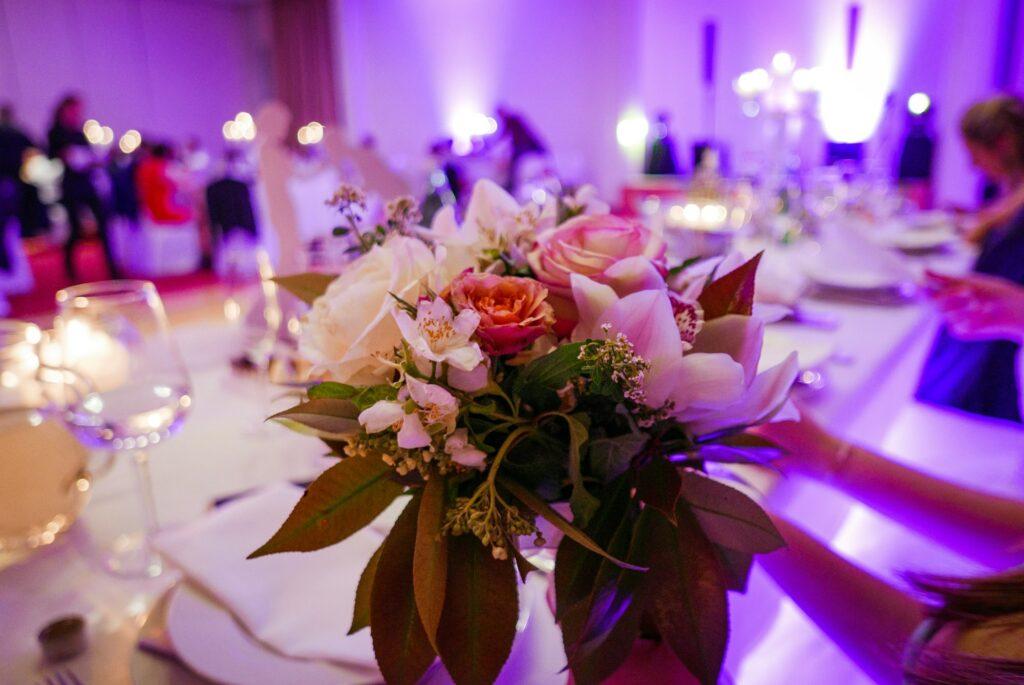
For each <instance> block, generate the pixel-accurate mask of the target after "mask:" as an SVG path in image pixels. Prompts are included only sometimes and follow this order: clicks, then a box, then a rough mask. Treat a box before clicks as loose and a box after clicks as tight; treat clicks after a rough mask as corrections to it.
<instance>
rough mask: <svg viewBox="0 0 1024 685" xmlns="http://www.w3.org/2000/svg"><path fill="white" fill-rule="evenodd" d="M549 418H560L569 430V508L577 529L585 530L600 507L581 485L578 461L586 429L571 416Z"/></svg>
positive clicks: (596, 500)
mask: <svg viewBox="0 0 1024 685" xmlns="http://www.w3.org/2000/svg"><path fill="white" fill-rule="evenodd" d="M551 416H557V417H559V418H561V419H562V420H564V421H565V424H566V426H568V428H569V480H570V481H571V482H572V495H570V497H569V506H570V507H571V508H572V516H573V521H575V522H576V525H578V526H579V527H581V528H585V527H586V525H587V522H588V521H590V517H591V516H593V515H594V512H595V511H597V508H598V507H599V506H601V502H600V500H598V499H597V498H596V497H594V496H593V495H592V494H590V493H589V492H587V488H586V486H585V485H584V484H583V469H582V466H581V464H580V459H581V456H582V451H583V444H584V443H585V442H586V441H587V435H588V432H587V427H586V425H585V424H584V423H583V422H582V421H580V420H579V419H578V418H576V417H575V416H573V415H571V414H564V413H562V412H555V413H553V414H551Z"/></svg>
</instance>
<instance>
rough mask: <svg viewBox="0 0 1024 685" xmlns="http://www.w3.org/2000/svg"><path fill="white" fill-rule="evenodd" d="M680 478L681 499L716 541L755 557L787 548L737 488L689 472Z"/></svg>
mask: <svg viewBox="0 0 1024 685" xmlns="http://www.w3.org/2000/svg"><path fill="white" fill-rule="evenodd" d="M679 477H680V483H681V486H682V490H681V493H682V498H683V499H684V500H686V502H687V504H689V505H690V508H691V509H692V510H693V513H694V514H696V516H697V520H698V521H699V522H700V525H701V528H703V529H704V532H705V533H707V535H708V537H709V538H711V539H712V540H713V541H714V542H717V543H718V544H720V545H725V546H726V547H729V548H730V549H735V550H737V551H740V552H750V553H756V554H764V553H766V552H772V551H774V550H777V549H780V548H782V547H785V546H786V541H785V540H784V539H783V538H782V535H781V534H780V533H779V531H778V530H776V529H775V525H774V524H773V523H772V520H771V519H770V518H768V514H766V513H765V511H764V509H762V508H761V507H760V505H758V504H757V503H756V502H755V501H754V500H752V499H750V498H749V497H747V496H746V495H745V494H743V493H742V492H740V491H739V490H737V489H736V488H733V487H730V486H728V485H725V484H724V483H719V482H718V481H716V480H713V479H712V478H708V477H707V476H704V475H702V474H700V473H698V472H696V471H692V470H689V469H684V470H682V471H680V472H679Z"/></svg>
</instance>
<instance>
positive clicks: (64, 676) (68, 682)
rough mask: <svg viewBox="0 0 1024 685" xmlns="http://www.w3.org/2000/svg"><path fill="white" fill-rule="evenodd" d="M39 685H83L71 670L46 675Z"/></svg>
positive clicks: (60, 670)
mask: <svg viewBox="0 0 1024 685" xmlns="http://www.w3.org/2000/svg"><path fill="white" fill-rule="evenodd" d="M38 685H83V683H82V681H81V680H79V678H78V676H76V675H75V672H74V671H72V670H71V669H70V668H63V669H58V670H56V671H51V672H50V673H48V674H46V675H45V676H44V677H43V679H42V680H41V681H39V683H38Z"/></svg>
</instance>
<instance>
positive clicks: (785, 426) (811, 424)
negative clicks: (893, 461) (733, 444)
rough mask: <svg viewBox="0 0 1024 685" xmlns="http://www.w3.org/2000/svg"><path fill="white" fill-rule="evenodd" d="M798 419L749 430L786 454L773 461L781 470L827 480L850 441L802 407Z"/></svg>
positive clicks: (840, 462)
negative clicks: (822, 425)
mask: <svg viewBox="0 0 1024 685" xmlns="http://www.w3.org/2000/svg"><path fill="white" fill-rule="evenodd" d="M800 414H801V418H800V420H799V421H779V422H777V423H766V424H763V425H760V426H756V427H754V428H751V429H750V432H751V433H753V434H754V435H758V436H760V437H762V438H765V439H766V440H769V441H771V442H774V443H775V444H776V445H778V446H779V447H781V448H782V449H783V451H784V452H785V456H783V457H782V458H781V459H778V460H776V461H774V462H772V465H773V466H776V467H777V468H778V469H779V470H780V471H782V472H783V473H799V474H801V475H805V476H810V477H812V478H817V479H819V480H829V479H830V478H831V477H832V476H833V475H834V474H835V472H836V470H837V469H838V468H839V467H840V466H841V465H842V461H843V458H844V455H846V454H848V453H849V449H850V445H849V443H847V442H845V441H843V440H841V439H839V438H837V437H836V436H834V435H832V434H831V433H829V432H828V431H826V430H825V429H824V428H822V427H821V425H820V424H818V423H817V422H816V421H815V420H814V419H812V418H811V417H810V415H809V414H808V413H807V412H806V411H805V410H803V409H801V411H800Z"/></svg>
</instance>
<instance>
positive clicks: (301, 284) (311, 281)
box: [271, 273, 337, 304]
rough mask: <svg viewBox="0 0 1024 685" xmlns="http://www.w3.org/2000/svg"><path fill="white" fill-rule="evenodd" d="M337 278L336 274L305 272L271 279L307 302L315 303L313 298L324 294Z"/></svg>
mask: <svg viewBox="0 0 1024 685" xmlns="http://www.w3.org/2000/svg"><path fill="white" fill-rule="evenodd" d="M335 278H337V276H336V275H334V274H318V273H304V274H294V275H292V276H277V277H276V278H272V279H271V280H272V281H274V283H277V284H278V285H279V286H281V287H282V288H284V289H285V290H287V291H288V292H290V293H291V294H292V295H294V296H295V297H297V298H299V299H300V300H302V301H303V302H305V303H306V304H313V300H315V299H316V298H318V297H320V296H321V295H323V294H324V292H326V291H327V286H329V285H330V284H331V282H332V281H333V280H334V279H335Z"/></svg>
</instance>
